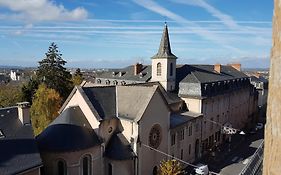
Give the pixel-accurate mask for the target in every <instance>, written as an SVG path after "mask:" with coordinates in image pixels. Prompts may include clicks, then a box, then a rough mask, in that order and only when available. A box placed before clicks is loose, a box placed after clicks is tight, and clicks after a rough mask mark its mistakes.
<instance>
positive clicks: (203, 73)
mask: <svg viewBox="0 0 281 175" xmlns="http://www.w3.org/2000/svg"><path fill="white" fill-rule="evenodd" d="M176 77H177V83H180V82H183V83H208V82H216V81H224V80H232V79H238V78H247V77H248V76H247V75H246V74H244V73H243V72H241V71H238V70H236V69H235V68H233V67H231V66H226V65H221V72H220V73H218V72H216V71H214V65H187V64H186V65H181V66H178V67H177V75H176Z"/></svg>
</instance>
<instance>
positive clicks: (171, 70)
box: [170, 63, 174, 76]
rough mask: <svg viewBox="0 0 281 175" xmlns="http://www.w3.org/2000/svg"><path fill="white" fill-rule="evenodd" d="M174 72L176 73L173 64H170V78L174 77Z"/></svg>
mask: <svg viewBox="0 0 281 175" xmlns="http://www.w3.org/2000/svg"><path fill="white" fill-rule="evenodd" d="M173 71H174V68H173V63H170V76H173Z"/></svg>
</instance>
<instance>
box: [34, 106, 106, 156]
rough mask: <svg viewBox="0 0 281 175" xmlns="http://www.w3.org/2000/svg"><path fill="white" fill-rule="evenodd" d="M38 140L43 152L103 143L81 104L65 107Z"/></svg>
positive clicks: (75, 148) (87, 146)
mask: <svg viewBox="0 0 281 175" xmlns="http://www.w3.org/2000/svg"><path fill="white" fill-rule="evenodd" d="M36 141H37V143H38V146H39V149H40V151H42V152H68V151H77V150H81V149H86V148H90V147H93V146H97V145H100V143H101V141H100V139H99V138H98V136H97V135H96V133H95V131H94V130H93V129H92V128H91V126H90V124H89V122H88V120H87V118H86V116H85V115H84V114H83V112H82V110H81V109H80V107H79V106H73V107H69V108H67V109H65V110H64V111H63V112H62V113H61V114H60V115H59V116H58V117H57V118H56V119H55V120H54V121H53V122H52V123H51V124H50V125H49V126H48V127H47V128H46V129H45V130H44V131H43V132H42V133H41V134H40V135H38V136H37V137H36Z"/></svg>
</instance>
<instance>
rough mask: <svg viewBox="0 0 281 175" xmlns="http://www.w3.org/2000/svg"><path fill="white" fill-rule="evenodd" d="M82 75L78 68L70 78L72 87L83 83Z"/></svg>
mask: <svg viewBox="0 0 281 175" xmlns="http://www.w3.org/2000/svg"><path fill="white" fill-rule="evenodd" d="M82 76H83V74H82V73H81V70H80V69H79V68H78V69H76V71H75V74H74V75H73V76H72V82H73V84H74V85H80V84H81V83H82V81H83V77H82Z"/></svg>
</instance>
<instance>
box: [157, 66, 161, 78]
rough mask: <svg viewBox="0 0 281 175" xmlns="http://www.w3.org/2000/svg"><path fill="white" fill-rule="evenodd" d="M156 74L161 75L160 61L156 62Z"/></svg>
mask: <svg viewBox="0 0 281 175" xmlns="http://www.w3.org/2000/svg"><path fill="white" fill-rule="evenodd" d="M157 76H161V63H157Z"/></svg>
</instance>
